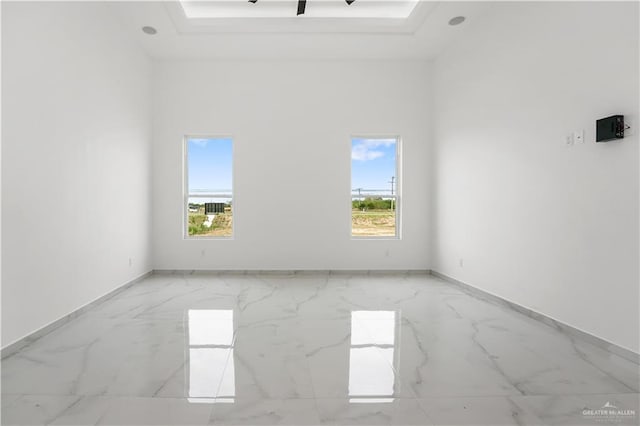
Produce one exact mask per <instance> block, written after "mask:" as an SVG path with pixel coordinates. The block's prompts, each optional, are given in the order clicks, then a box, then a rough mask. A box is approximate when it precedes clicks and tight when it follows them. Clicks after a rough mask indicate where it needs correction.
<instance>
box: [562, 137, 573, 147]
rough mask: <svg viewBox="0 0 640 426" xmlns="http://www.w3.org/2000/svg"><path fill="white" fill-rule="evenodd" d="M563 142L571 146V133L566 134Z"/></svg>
mask: <svg viewBox="0 0 640 426" xmlns="http://www.w3.org/2000/svg"><path fill="white" fill-rule="evenodd" d="M564 144H565V145H566V146H568V147H571V146H573V135H567V136H566V137H565V139H564Z"/></svg>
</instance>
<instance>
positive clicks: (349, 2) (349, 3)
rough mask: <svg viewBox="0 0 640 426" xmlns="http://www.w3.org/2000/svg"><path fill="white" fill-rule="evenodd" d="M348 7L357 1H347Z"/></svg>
mask: <svg viewBox="0 0 640 426" xmlns="http://www.w3.org/2000/svg"><path fill="white" fill-rule="evenodd" d="M346 1H347V4H348V5H351V3H353V2H354V1H356V0H346Z"/></svg>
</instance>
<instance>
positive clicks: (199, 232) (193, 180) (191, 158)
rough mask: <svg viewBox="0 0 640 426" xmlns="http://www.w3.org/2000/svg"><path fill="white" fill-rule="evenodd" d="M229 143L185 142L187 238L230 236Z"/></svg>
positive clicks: (213, 140) (218, 140) (217, 140)
mask: <svg viewBox="0 0 640 426" xmlns="http://www.w3.org/2000/svg"><path fill="white" fill-rule="evenodd" d="M232 165H233V157H232V141H231V139H228V138H208V139H207V138H189V139H188V140H187V170H188V176H187V187H188V189H187V190H188V201H187V206H186V207H187V209H188V223H187V224H186V226H187V235H189V236H190V237H231V236H232V235H233V207H232V200H233V192H232V189H231V188H232V187H233V186H232V176H233V174H232Z"/></svg>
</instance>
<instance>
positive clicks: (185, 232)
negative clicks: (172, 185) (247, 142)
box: [182, 134, 236, 241]
mask: <svg viewBox="0 0 640 426" xmlns="http://www.w3.org/2000/svg"><path fill="white" fill-rule="evenodd" d="M190 139H229V140H231V200H232V205H231V209H232V212H235V204H236V203H235V193H236V189H235V185H236V167H235V158H236V157H235V139H234V137H233V136H231V135H224V134H217V135H212V134H187V135H184V136H183V138H182V169H183V173H182V239H183V240H196V241H198V240H233V239H234V238H235V235H236V221H235V215H233V216H232V221H231V236H228V237H227V236H215V235H201V236H197V235H189V198H229V197H228V196H227V195H225V194H214V193H211V194H198V195H190V194H189V140H190Z"/></svg>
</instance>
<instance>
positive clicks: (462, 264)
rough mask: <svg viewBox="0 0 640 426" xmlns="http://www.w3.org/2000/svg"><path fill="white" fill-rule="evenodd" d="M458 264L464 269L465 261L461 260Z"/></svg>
mask: <svg viewBox="0 0 640 426" xmlns="http://www.w3.org/2000/svg"><path fill="white" fill-rule="evenodd" d="M458 264H459V265H460V267H461V268H464V259H463V258H460V260H459V261H458Z"/></svg>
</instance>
